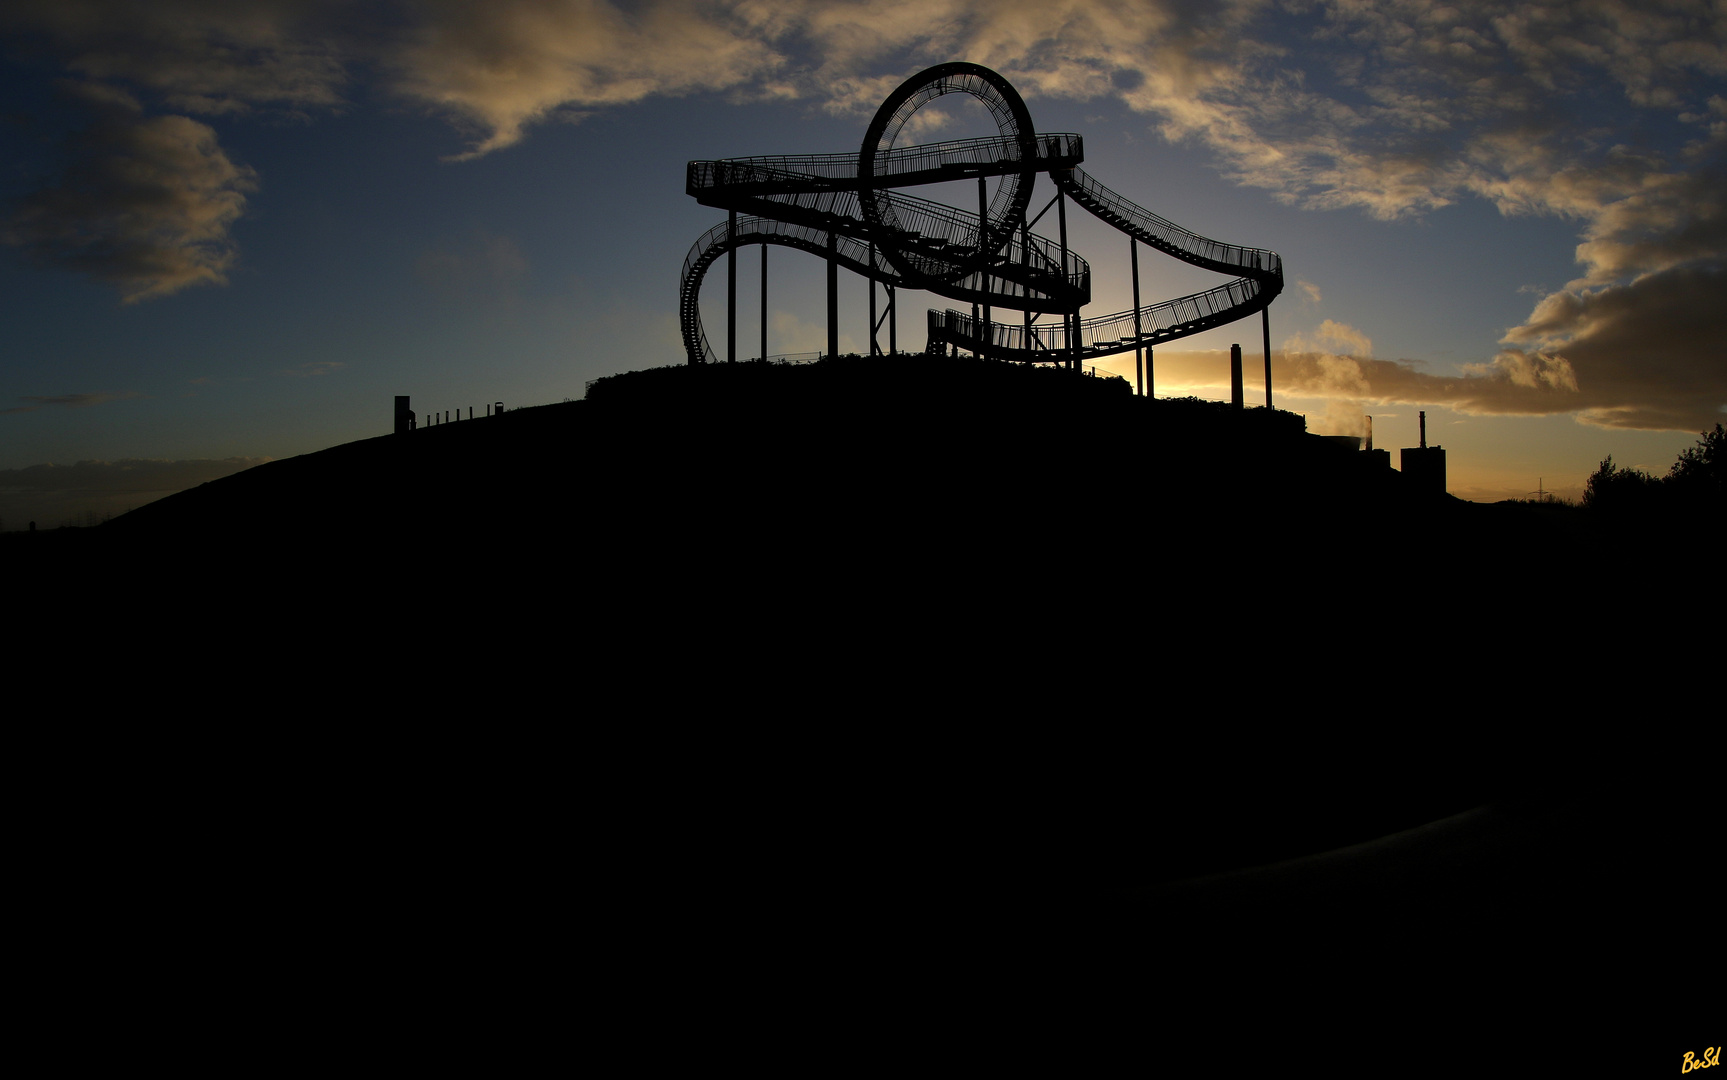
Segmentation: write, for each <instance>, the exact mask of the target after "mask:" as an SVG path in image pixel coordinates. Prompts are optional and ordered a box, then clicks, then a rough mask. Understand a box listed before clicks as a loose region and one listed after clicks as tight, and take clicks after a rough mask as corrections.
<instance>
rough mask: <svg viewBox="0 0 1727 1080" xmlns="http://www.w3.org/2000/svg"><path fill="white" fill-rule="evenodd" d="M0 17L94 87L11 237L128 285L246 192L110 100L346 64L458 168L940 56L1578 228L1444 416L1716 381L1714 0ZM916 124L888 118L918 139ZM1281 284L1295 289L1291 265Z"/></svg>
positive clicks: (175, 256) (1386, 190)
mask: <svg viewBox="0 0 1727 1080" xmlns="http://www.w3.org/2000/svg"><path fill="white" fill-rule="evenodd" d="M0 25H6V26H10V27H11V28H13V29H15V30H21V31H23V32H24V34H25V36H26V37H28V38H29V39H30V40H32V41H35V42H38V43H40V44H41V46H42V47H43V48H44V49H46V50H47V51H48V52H49V53H50V54H51V55H53V56H55V57H57V58H58V59H59V60H60V62H61V63H62V64H63V65H64V69H65V70H66V71H67V72H69V73H72V74H75V75H78V76H80V77H81V79H82V80H83V84H84V86H85V90H84V91H83V93H84V94H85V95H86V98H87V99H88V100H89V101H90V102H92V105H91V107H92V108H95V107H96V105H95V104H94V103H95V101H96V99H97V98H98V97H101V96H104V95H105V96H106V100H105V103H104V104H103V105H102V106H101V107H102V108H103V109H105V110H106V111H105V112H104V114H103V115H104V117H105V119H104V120H103V121H102V123H101V124H99V125H97V126H95V127H93V128H92V131H91V133H89V134H88V135H87V136H86V137H85V138H84V140H83V141H82V142H80V143H79V144H78V146H77V147H76V148H75V149H76V152H75V153H74V154H73V158H74V164H73V165H72V166H71V167H70V168H69V170H68V173H67V176H66V177H65V178H63V179H62V181H61V182H59V183H57V184H55V185H53V186H52V187H50V188H47V189H44V190H43V191H41V192H38V193H37V195H35V196H31V197H30V198H29V199H28V200H26V203H25V204H24V207H23V209H22V210H21V212H20V214H19V215H17V216H15V217H14V219H13V223H12V225H11V227H10V230H9V232H8V239H10V240H11V241H12V242H13V243H16V244H21V245H23V246H24V247H26V248H27V249H28V250H30V251H31V252H32V253H33V254H35V255H36V256H37V257H38V258H40V259H42V260H43V261H45V262H48V263H50V264H55V265H64V266H71V267H73V268H75V269H80V270H83V271H85V272H87V273H90V274H92V275H94V276H97V277H98V278H100V279H102V280H109V281H114V282H116V283H118V284H120V285H121V287H122V289H123V291H124V293H125V295H126V297H127V299H128V300H137V299H141V298H144V297H149V296H160V295H166V294H168V293H170V292H173V291H176V290H178V289H180V288H184V287H186V286H187V285H190V284H193V283H196V282H200V281H222V280H225V277H226V274H227V272H228V270H229V268H230V266H231V264H232V262H233V259H234V256H235V249H234V246H233V241H232V238H231V236H230V227H231V225H232V223H233V221H234V220H235V219H236V218H237V217H238V216H239V214H240V212H241V211H242V210H243V209H244V206H245V197H244V193H245V192H247V191H249V190H251V189H252V186H254V185H255V177H253V176H252V175H251V173H250V172H249V170H245V169H243V168H241V167H238V166H235V165H234V164H233V163H231V162H230V161H229V160H228V159H227V157H226V156H225V155H223V154H222V151H221V149H220V147H219V146H217V144H216V141H215V137H214V133H213V132H211V130H210V129H209V128H207V127H204V126H203V125H201V124H198V123H197V122H196V121H194V120H191V119H190V118H189V116H179V115H176V116H158V117H154V118H147V117H146V116H145V115H144V112H143V110H142V109H141V107H140V105H139V102H140V101H141V100H142V101H147V102H149V103H150V104H151V106H152V107H154V106H155V105H163V106H166V107H168V108H170V109H173V110H177V111H178V112H181V113H186V114H189V115H218V114H219V115H242V114H245V113H248V112H257V111H260V110H272V109H273V110H282V111H287V112H299V113H302V114H305V115H311V114H314V113H317V112H319V111H328V110H334V109H339V108H342V107H344V102H345V98H344V94H345V93H346V88H347V87H348V86H349V85H350V84H352V83H353V82H354V81H355V80H356V78H357V73H360V72H374V73H376V74H377V75H378V76H380V77H381V78H382V79H383V80H384V82H385V84H386V87H387V89H388V90H389V92H391V93H393V94H394V95H395V96H397V97H398V98H399V99H401V100H405V101H408V102H410V103H412V104H414V105H416V106H418V107H419V108H422V109H424V110H427V111H429V112H431V113H432V114H434V115H438V116H441V117H444V118H446V119H447V120H448V121H450V122H451V123H452V124H453V125H454V126H455V127H456V128H457V129H458V130H459V131H460V132H462V133H463V135H464V136H465V138H466V140H467V145H466V148H465V149H463V150H461V151H459V152H458V153H456V154H455V155H454V157H455V158H457V159H468V158H475V157H479V156H482V155H485V154H490V153H493V152H496V151H500V150H503V149H505V148H507V147H509V146H512V145H514V144H515V143H517V142H519V141H520V140H522V139H523V138H525V137H527V136H528V134H529V133H530V131H531V130H532V128H533V126H534V125H536V124H538V123H543V122H546V121H549V120H557V119H580V118H581V117H583V116H585V115H588V114H590V113H591V112H593V111H594V110H597V109H603V108H609V107H614V106H618V105H623V104H627V103H631V102H635V101H640V100H643V99H645V98H648V97H651V96H654V95H678V94H688V93H696V92H712V91H725V92H728V93H730V94H732V95H733V96H734V97H735V98H736V99H737V100H740V101H750V100H761V99H773V100H790V99H797V100H803V101H806V102H808V103H810V105H811V107H812V108H821V109H825V110H828V111H832V112H840V113H857V114H867V113H868V112H871V111H873V110H874V109H875V108H876V107H877V105H878V104H879V102H880V101H881V100H882V98H883V97H884V96H885V95H886V94H887V93H888V92H889V91H891V90H892V89H893V87H894V86H896V85H897V84H898V83H899V82H900V81H901V80H902V79H903V78H905V77H906V76H907V75H909V74H911V73H912V72H914V71H916V70H918V69H920V68H922V67H924V66H927V65H928V64H932V63H938V62H941V61H945V60H951V59H954V58H956V57H963V58H966V59H969V60H973V61H976V62H978V63H982V64H985V65H988V66H990V67H993V68H995V69H996V70H998V71H1001V72H1002V73H1003V74H1005V75H1006V76H1007V77H1008V78H1009V79H1011V80H1012V81H1013V82H1014V84H1015V85H1016V86H1017V87H1019V88H1020V89H1021V91H1022V93H1024V94H1025V96H1026V97H1027V98H1028V99H1029V100H1030V101H1031V103H1032V110H1033V115H1034V116H1035V115H1036V113H1037V105H1036V103H1037V101H1038V99H1040V98H1062V99H1067V100H1074V101H1085V100H1092V99H1114V100H1117V101H1119V102H1121V103H1122V104H1123V105H1125V106H1126V107H1128V108H1129V109H1132V110H1135V111H1137V112H1139V113H1140V114H1142V115H1143V116H1145V117H1146V118H1147V123H1148V125H1149V126H1151V127H1152V128H1153V129H1155V130H1156V131H1158V132H1159V133H1161V134H1162V135H1163V136H1164V137H1165V138H1166V139H1169V140H1171V141H1178V142H1188V143H1192V144H1194V145H1197V146H1201V147H1204V148H1205V149H1206V150H1208V151H1209V152H1210V153H1211V154H1212V155H1213V158H1214V160H1215V163H1216V165H1217V167H1218V169H1219V170H1220V171H1221V172H1222V174H1223V175H1224V176H1225V177H1227V178H1228V179H1230V180H1232V181H1233V182H1235V183H1238V184H1243V185H1248V186H1252V187H1258V188H1262V189H1264V190H1265V191H1267V192H1269V193H1270V194H1271V196H1272V197H1273V198H1276V199H1278V200H1280V201H1283V202H1285V203H1287V204H1289V205H1292V206H1297V207H1303V208H1308V209H1313V210H1341V209H1353V210H1358V211H1360V212H1363V213H1366V214H1368V215H1369V216H1372V217H1375V218H1380V219H1387V220H1389V219H1397V218H1407V217H1411V216H1420V215H1424V214H1432V213H1436V212H1439V211H1442V210H1443V209H1444V208H1445V207H1447V206H1450V205H1452V204H1454V203H1458V202H1461V201H1465V200H1473V199H1483V200H1486V201H1488V202H1489V203H1491V204H1492V205H1493V206H1495V207H1496V208H1497V209H1498V210H1499V211H1500V212H1501V213H1502V214H1505V215H1508V216H1509V215H1520V214H1536V215H1548V216H1556V217H1560V218H1563V219H1566V220H1568V221H1572V222H1575V223H1576V226H1577V229H1578V241H1579V242H1578V246H1577V248H1576V252H1575V254H1576V258H1577V260H1578V264H1579V266H1580V273H1579V277H1578V279H1577V280H1576V281H1574V282H1571V283H1569V284H1567V285H1566V286H1565V287H1564V288H1563V289H1561V290H1558V291H1549V292H1547V294H1546V295H1545V296H1543V297H1542V298H1541V300H1540V301H1539V302H1538V303H1537V304H1536V305H1535V307H1534V310H1533V311H1532V312H1531V315H1530V318H1529V319H1528V320H1527V321H1526V322H1525V323H1524V324H1523V325H1522V326H1518V327H1513V328H1511V329H1510V330H1509V331H1508V332H1507V334H1506V336H1505V338H1504V340H1503V341H1502V342H1500V345H1501V346H1502V347H1503V348H1502V349H1501V350H1500V351H1499V352H1498V353H1497V354H1496V355H1494V356H1493V357H1492V358H1491V359H1489V360H1485V361H1484V362H1483V363H1481V364H1479V365H1476V366H1475V367H1473V368H1471V369H1470V370H1469V371H1468V372H1466V373H1465V374H1464V375H1463V376H1461V377H1456V378H1453V379H1451V380H1450V384H1451V385H1455V386H1456V387H1461V388H1464V389H1462V390H1459V391H1458V393H1461V394H1463V395H1464V396H1465V397H1466V398H1467V399H1468V401H1469V402H1471V403H1472V404H1471V407H1477V408H1482V409H1533V410H1536V411H1547V410H1552V409H1558V408H1561V407H1562V403H1563V402H1566V401H1571V402H1574V403H1578V404H1576V405H1575V406H1574V407H1575V408H1577V409H1579V410H1580V412H1579V415H1580V416H1582V417H1583V418H1585V419H1586V420H1588V421H1589V422H1592V423H1610V424H1639V425H1643V424H1675V425H1682V426H1684V427H1686V428H1688V429H1690V430H1696V429H1697V424H1696V422H1695V421H1696V418H1697V416H1698V414H1699V412H1700V411H1702V412H1709V413H1710V414H1711V415H1713V410H1716V409H1718V408H1719V406H1720V403H1721V401H1722V397H1721V396H1720V393H1719V369H1720V367H1721V365H1720V364H1719V363H1718V362H1717V361H1716V360H1715V359H1714V358H1713V357H1714V354H1711V353H1710V352H1708V351H1707V349H1702V348H1699V343H1707V342H1708V341H1710V340H1715V341H1719V340H1722V337H1723V334H1724V333H1727V311H1722V312H1721V313H1720V314H1716V313H1715V312H1717V311H1718V310H1720V309H1723V308H1727V305H1720V304H1718V303H1706V304H1703V305H1702V307H1701V308H1687V309H1686V310H1684V311H1682V312H1681V311H1676V310H1675V309H1674V305H1673V304H1672V303H1671V302H1670V299H1671V295H1672V294H1671V293H1670V292H1663V291H1661V290H1660V289H1659V288H1658V287H1657V285H1660V286H1661V287H1664V288H1666V289H1669V290H1679V291H1680V292H1681V293H1685V294H1686V295H1690V292H1689V290H1693V289H1695V288H1698V287H1700V285H1699V283H1703V282H1707V281H1710V280H1714V279H1713V278H1711V277H1710V275H1711V274H1712V273H1715V272H1716V271H1714V270H1712V269H1711V268H1712V267H1716V266H1717V265H1718V264H1719V262H1720V260H1721V259H1723V258H1724V257H1727V212H1724V211H1723V206H1722V203H1723V198H1724V196H1723V194H1722V193H1723V192H1724V191H1727V170H1724V169H1723V167H1722V164H1721V162H1722V158H1723V154H1724V153H1727V94H1724V93H1723V88H1722V84H1721V80H1722V79H1723V78H1724V77H1727V8H1723V7H1722V6H1721V5H1720V4H1684V3H1675V4H1670V5H1661V6H1655V5H1648V4H1642V3H1637V2H1634V0H1599V2H1596V3H1590V4H1572V3H1561V2H1557V0H1553V2H1541V0H1524V2H1518V3H1510V2H1503V0H1388V2H1385V3H1372V4H1369V3H1363V2H1360V0H1303V2H1302V3H1298V4H1287V5H1270V4H1267V3H1265V2H1264V0H1217V2H1214V3H1205V4H1197V3H1189V2H1185V0H1135V2H1127V0H993V2H990V3H983V2H977V0H880V2H876V3H871V4H869V5H862V4H858V3H853V2H849V0H739V2H735V3H729V4H717V3H698V2H695V0H641V2H638V3H631V4H627V5H625V4H619V3H609V2H605V0H561V2H560V0H494V2H492V3H488V4H485V5H474V4H472V3H468V2H465V0H425V2H422V3H417V4H414V5H411V6H402V7H392V8H382V7H380V8H375V9H368V11H367V13H366V14H364V15H361V14H357V13H356V11H355V9H354V7H353V6H352V5H347V4H341V3H335V2H325V0H262V2H259V3H253V4H246V5H226V4H217V3H210V2H207V0H157V2H156V3H152V4H149V5H137V4H126V3H117V2H109V0H55V2H53V3H50V2H48V0H18V2H17V3H14V4H12V5H8V8H7V12H6V14H4V15H0ZM939 120H940V116H939V114H937V113H936V112H934V111H929V112H927V113H926V114H920V115H919V122H920V123H922V124H927V125H930V126H931V127H930V129H931V130H932V131H933V130H935V129H936V127H935V126H936V125H938V123H939ZM1668 129H1671V131H1673V132H1677V135H1672V136H1671V137H1667V136H1664V135H1661V134H1660V133H1661V132H1663V131H1667V130H1668ZM1657 144H1658V145H1657ZM793 149H796V148H795V147H793ZM121 162H127V163H135V164H136V165H137V166H138V168H137V169H136V170H135V171H129V170H125V169H121V168H120V167H119V165H120V163H121ZM500 265H501V264H500ZM498 270H499V267H498V266H492V267H491V268H490V269H488V265H487V264H486V262H485V260H484V258H482V257H480V256H477V255H476V254H475V253H473V252H471V251H467V250H462V249H455V250H447V251H438V252H429V253H426V254H425V255H423V256H422V258H421V260H420V262H419V263H418V264H417V265H416V272H417V273H418V274H419V275H420V276H421V278H422V280H425V281H427V283H428V284H430V285H431V286H432V287H433V288H434V289H443V290H451V289H453V290H456V291H457V292H458V293H460V292H463V291H464V290H467V291H471V290H472V289H473V288H476V287H482V286H483V288H505V290H506V292H507V287H506V286H499V285H498V284H497V282H498V281H499V280H500V278H499V276H498ZM488 275H489V276H488ZM507 277H508V275H507V273H506V274H504V279H507ZM1657 279H1658V280H1657ZM1298 287H1299V288H1300V289H1301V290H1302V291H1303V292H1304V293H1306V295H1307V296H1308V297H1309V298H1310V299H1311V300H1312V302H1314V303H1317V302H1319V299H1320V291H1319V289H1318V288H1317V286H1311V287H1310V286H1309V285H1308V284H1306V283H1298ZM482 291H483V289H482ZM1717 295H1719V294H1717ZM1675 320H1676V321H1675ZM1352 332H1353V333H1356V334H1359V333H1360V332H1359V331H1353V330H1352ZM1288 351H1289V352H1290V353H1291V355H1299V356H1309V357H1311V358H1312V359H1311V360H1307V361H1302V362H1301V363H1299V364H1297V365H1296V367H1297V368H1299V369H1300V371H1301V372H1302V376H1301V377H1302V378H1305V379H1309V380H1310V381H1312V382H1313V383H1314V384H1315V385H1316V386H1317V385H1333V386H1337V387H1339V388H1350V387H1355V386H1357V385H1358V384H1359V383H1360V382H1361V381H1363V380H1365V382H1366V383H1367V385H1369V386H1370V387H1372V388H1373V389H1374V392H1375V393H1379V392H1381V391H1382V390H1383V388H1384V387H1387V386H1395V387H1400V388H1401V387H1407V386H1415V385H1422V386H1431V385H1433V384H1430V383H1427V382H1423V381H1422V379H1425V378H1428V377H1427V376H1425V375H1423V374H1422V373H1421V372H1420V371H1418V370H1416V369H1415V368H1413V367H1411V369H1410V371H1409V372H1408V374H1409V375H1410V376H1411V377H1410V378H1404V377H1402V376H1395V377H1394V373H1393V372H1392V371H1391V370H1389V369H1377V368H1372V367H1370V366H1363V361H1364V358H1368V357H1370V356H1371V342H1370V341H1368V340H1367V338H1366V336H1365V335H1361V336H1360V338H1359V340H1356V339H1352V338H1349V337H1347V336H1345V337H1337V336H1329V337H1328V336H1325V334H1324V332H1323V327H1322V330H1321V332H1319V333H1318V334H1317V335H1316V337H1315V339H1314V340H1313V341H1311V342H1293V343H1290V346H1289V350H1288ZM1351 365H1354V367H1352V366H1351ZM1414 376H1422V379H1415V378H1413V377H1414ZM1441 381H1442V382H1443V380H1441ZM1339 392H1344V391H1343V390H1342V389H1340V391H1339ZM1386 392H1389V391H1386ZM1397 392H1398V393H1401V392H1403V391H1402V390H1401V389H1400V390H1398V391H1397ZM1687 394H1692V395H1696V396H1697V401H1696V402H1695V404H1693V405H1691V406H1684V405H1683V404H1682V402H1681V399H1682V398H1684V397H1685V396H1686V395H1687ZM1412 400H1413V399H1412Z"/></svg>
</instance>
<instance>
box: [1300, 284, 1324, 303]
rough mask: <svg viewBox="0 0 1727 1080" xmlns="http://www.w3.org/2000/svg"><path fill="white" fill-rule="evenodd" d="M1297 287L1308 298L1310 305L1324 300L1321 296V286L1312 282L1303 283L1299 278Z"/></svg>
mask: <svg viewBox="0 0 1727 1080" xmlns="http://www.w3.org/2000/svg"><path fill="white" fill-rule="evenodd" d="M1295 287H1296V288H1298V289H1300V290H1301V292H1302V295H1304V296H1306V297H1307V302H1308V303H1310V304H1317V303H1319V302H1320V301H1321V300H1322V299H1324V298H1323V297H1322V296H1320V294H1319V286H1318V285H1315V284H1314V283H1313V282H1311V281H1302V280H1300V279H1299V278H1298V279H1297V280H1296V282H1295Z"/></svg>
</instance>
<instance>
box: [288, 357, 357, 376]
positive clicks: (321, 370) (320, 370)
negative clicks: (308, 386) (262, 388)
mask: <svg viewBox="0 0 1727 1080" xmlns="http://www.w3.org/2000/svg"><path fill="white" fill-rule="evenodd" d="M347 366H348V365H347V364H346V363H344V362H343V361H341V360H308V361H306V362H305V363H304V364H301V365H299V366H298V367H291V368H287V369H286V370H284V371H282V372H281V374H283V375H287V376H289V377H291V378H295V379H309V378H312V377H314V376H317V375H329V374H331V373H332V372H337V371H340V370H342V369H343V368H345V367H347Z"/></svg>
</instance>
